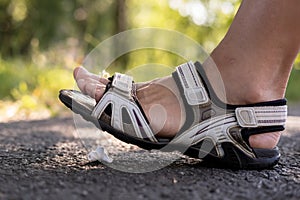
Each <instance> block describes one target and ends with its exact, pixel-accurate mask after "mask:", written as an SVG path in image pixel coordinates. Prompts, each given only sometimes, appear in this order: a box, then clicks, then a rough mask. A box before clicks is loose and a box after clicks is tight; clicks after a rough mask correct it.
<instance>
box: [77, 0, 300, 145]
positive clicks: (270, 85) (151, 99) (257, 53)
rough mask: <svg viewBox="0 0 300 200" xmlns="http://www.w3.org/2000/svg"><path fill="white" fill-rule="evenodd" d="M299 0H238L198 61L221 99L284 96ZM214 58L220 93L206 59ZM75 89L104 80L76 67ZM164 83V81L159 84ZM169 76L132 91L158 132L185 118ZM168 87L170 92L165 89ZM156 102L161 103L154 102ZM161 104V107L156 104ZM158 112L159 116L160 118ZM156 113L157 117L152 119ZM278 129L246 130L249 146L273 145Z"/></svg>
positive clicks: (94, 93)
mask: <svg viewBox="0 0 300 200" xmlns="http://www.w3.org/2000/svg"><path fill="white" fill-rule="evenodd" d="M299 11H300V2H299V0H285V1H283V0H244V1H243V2H242V4H241V6H240V8H239V11H238V13H237V14H236V16H235V19H234V21H233V23H232V25H231V26H230V28H229V30H228V32H227V34H226V35H225V37H224V39H223V40H222V41H221V42H220V44H219V45H218V46H217V47H216V48H215V50H214V51H213V52H212V53H211V59H212V60H213V61H214V62H212V60H211V59H208V60H207V61H206V62H204V64H203V66H204V68H205V71H206V73H207V75H208V78H209V79H210V81H211V83H212V86H213V88H214V89H215V91H216V93H217V95H218V96H219V98H220V99H221V100H223V101H224V102H226V103H229V104H238V105H244V104H249V103H257V102H263V101H270V100H275V99H281V98H284V95H285V90H286V87H287V82H288V79H289V75H290V72H291V69H292V65H293V62H294V60H295V58H296V56H297V54H298V53H299V50H300V21H299V19H300V12H299ZM214 64H216V66H217V68H218V71H219V72H220V75H221V78H222V80H223V84H224V88H225V93H226V96H225V95H224V94H223V93H222V92H219V91H222V89H221V88H220V86H219V84H217V81H213V80H215V79H217V75H216V73H214V70H212V69H213V67H211V66H212V65H214ZM74 78H75V80H76V82H77V84H78V87H79V89H80V90H81V91H82V92H83V93H85V94H88V95H89V96H91V97H93V98H95V99H96V100H99V99H100V98H101V97H102V95H103V92H104V89H105V85H106V84H107V83H108V80H106V79H104V78H99V76H97V75H95V74H91V73H90V72H88V71H87V70H86V69H84V68H82V67H78V68H76V69H75V70H74ZM166 85H167V86H168V87H165V86H166ZM174 86H175V82H174V80H173V79H172V77H164V78H162V79H155V80H153V81H150V82H147V83H139V84H138V87H137V88H138V89H137V97H138V99H139V102H140V103H141V105H142V107H143V109H144V111H145V113H146V116H147V117H148V119H149V121H150V125H151V127H152V128H153V129H154V130H156V132H157V133H158V134H159V135H160V136H165V137H171V136H174V135H175V134H176V133H177V131H178V130H179V129H180V127H181V125H182V123H183V122H184V120H185V115H184V110H182V109H181V107H182V106H181V100H180V98H178V96H179V92H178V90H177V89H176V87H174ZM170 88H172V92H171V90H170ZM157 105H159V106H162V107H158V106H157ZM161 108H163V109H161ZM158 116H160V117H161V116H163V119H161V118H159V117H158ZM158 119H159V120H158ZM280 134H281V133H280V132H272V133H264V134H259V135H254V136H251V137H250V139H249V142H250V145H251V146H252V147H255V148H273V147H275V146H276V145H277V143H278V141H279V138H280Z"/></svg>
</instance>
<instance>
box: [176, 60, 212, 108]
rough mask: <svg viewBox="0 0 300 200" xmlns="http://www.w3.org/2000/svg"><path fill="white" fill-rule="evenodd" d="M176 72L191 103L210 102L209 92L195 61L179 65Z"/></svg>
mask: <svg viewBox="0 0 300 200" xmlns="http://www.w3.org/2000/svg"><path fill="white" fill-rule="evenodd" d="M176 72H177V74H178V77H179V80H180V83H181V85H182V87H183V90H184V96H185V98H186V100H187V102H188V104H189V105H200V104H206V103H208V102H209V98H208V95H207V92H206V90H205V87H204V86H203V84H202V81H201V79H200V78H199V75H198V73H197V70H196V67H195V65H194V63H193V62H191V61H190V62H188V63H184V64H182V65H179V66H178V67H176Z"/></svg>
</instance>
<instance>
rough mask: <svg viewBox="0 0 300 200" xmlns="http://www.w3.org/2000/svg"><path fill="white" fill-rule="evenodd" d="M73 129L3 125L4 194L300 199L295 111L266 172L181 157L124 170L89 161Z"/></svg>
mask: <svg viewBox="0 0 300 200" xmlns="http://www.w3.org/2000/svg"><path fill="white" fill-rule="evenodd" d="M73 132H74V125H73V119H72V118H55V119H50V120H43V121H23V122H14V123H5V124H4V123H3V124H0V162H1V165H0V199H210V200H214V199H222V200H224V199H278V200H281V199H300V118H299V117H290V118H289V124H288V126H287V133H286V134H285V135H284V136H283V137H282V139H281V141H280V144H279V147H280V149H281V152H282V159H281V160H280V163H279V164H278V165H277V166H276V167H275V168H274V169H273V170H262V171H244V170H239V171H232V170H224V169H211V168H205V167H201V166H200V164H199V163H198V162H197V161H195V160H191V159H187V158H184V157H182V158H180V159H179V160H177V161H176V162H174V163H172V164H171V165H169V166H167V167H165V168H163V169H160V170H157V171H153V172H149V173H142V174H133V173H125V172H121V171H118V170H114V169H112V168H110V167H107V166H106V165H103V164H100V163H91V164H88V163H87V160H86V151H85V149H84V148H83V146H82V145H81V143H80V141H79V140H78V139H76V138H75V137H74V136H73ZM122 148H125V147H124V146H122V145H121V146H120V145H116V147H115V149H116V151H122V150H124V149H122ZM134 151H137V152H138V154H139V156H141V155H143V153H142V152H141V150H140V152H139V150H138V149H134ZM145 160H147V157H145Z"/></svg>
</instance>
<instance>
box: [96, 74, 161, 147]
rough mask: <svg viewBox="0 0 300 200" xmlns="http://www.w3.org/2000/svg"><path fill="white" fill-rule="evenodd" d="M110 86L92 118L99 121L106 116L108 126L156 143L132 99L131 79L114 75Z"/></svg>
mask: <svg viewBox="0 0 300 200" xmlns="http://www.w3.org/2000/svg"><path fill="white" fill-rule="evenodd" d="M111 79H112V81H111V84H110V86H109V88H108V89H107V90H106V92H105V93H104V95H103V97H102V98H101V99H100V101H99V102H98V103H97V105H96V106H95V108H94V110H93V111H92V116H93V117H96V118H97V119H101V117H102V116H103V115H106V116H108V118H109V120H110V126H112V128H114V129H117V130H118V131H122V132H124V133H126V134H130V135H132V136H134V137H137V138H140V139H147V140H150V141H152V142H157V139H156V138H155V136H154V133H153V131H152V129H151V127H150V126H149V123H148V120H147V118H146V116H145V114H144V112H143V110H142V108H141V107H140V106H139V104H138V102H137V101H136V100H135V99H134V98H133V97H132V89H133V78H132V77H131V76H128V75H126V74H120V73H115V75H114V76H113V77H112V78H111Z"/></svg>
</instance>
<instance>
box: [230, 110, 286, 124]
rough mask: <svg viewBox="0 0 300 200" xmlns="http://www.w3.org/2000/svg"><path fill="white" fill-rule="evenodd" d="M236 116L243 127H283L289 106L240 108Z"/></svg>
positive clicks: (236, 111)
mask: <svg viewBox="0 0 300 200" xmlns="http://www.w3.org/2000/svg"><path fill="white" fill-rule="evenodd" d="M235 114H236V118H237V121H238V123H239V125H240V126H241V127H261V126H283V125H285V122H286V119H287V106H286V105H285V106H262V107H239V108H237V109H236V110H235Z"/></svg>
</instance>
